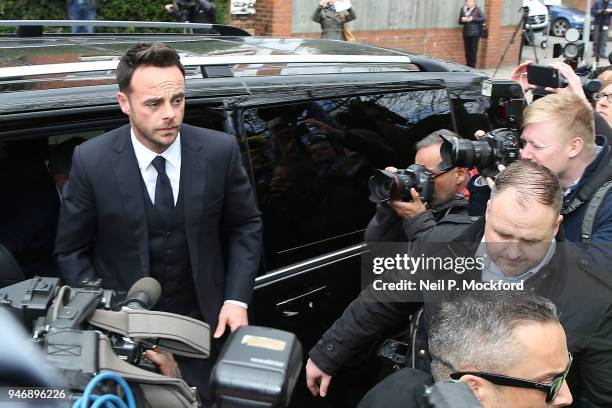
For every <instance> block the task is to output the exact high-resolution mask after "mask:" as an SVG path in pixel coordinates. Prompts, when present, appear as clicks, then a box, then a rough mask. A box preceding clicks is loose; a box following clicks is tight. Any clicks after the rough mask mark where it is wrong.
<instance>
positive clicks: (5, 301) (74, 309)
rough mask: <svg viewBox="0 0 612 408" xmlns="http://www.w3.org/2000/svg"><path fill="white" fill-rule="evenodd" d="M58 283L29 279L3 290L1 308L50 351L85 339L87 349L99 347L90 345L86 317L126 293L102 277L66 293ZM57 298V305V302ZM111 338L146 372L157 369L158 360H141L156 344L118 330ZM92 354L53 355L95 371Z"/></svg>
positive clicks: (117, 303)
mask: <svg viewBox="0 0 612 408" xmlns="http://www.w3.org/2000/svg"><path fill="white" fill-rule="evenodd" d="M60 286H61V285H60V283H59V279H58V278H33V279H29V280H26V281H23V282H20V283H18V284H15V285H12V286H8V287H5V288H2V289H0V306H3V307H6V308H7V310H9V311H11V312H12V314H13V316H14V317H16V318H17V320H19V321H20V322H21V323H22V324H23V325H24V326H25V327H26V328H27V329H28V330H30V331H31V332H32V333H33V338H34V340H35V341H36V342H38V343H40V344H41V345H44V346H46V348H47V349H48V350H49V349H53V348H54V347H55V344H69V343H68V342H69V341H74V340H76V341H77V342H81V345H82V346H83V348H85V349H88V348H90V346H91V347H95V346H94V345H93V343H92V342H93V341H95V340H96V339H95V338H94V337H95V336H90V335H89V334H88V333H85V331H88V330H89V329H91V327H90V326H89V324H88V323H87V318H88V317H89V316H91V314H92V313H93V312H94V311H95V310H96V309H103V310H114V309H118V308H120V307H121V305H122V304H123V301H124V299H125V295H126V293H125V292H121V291H113V290H108V289H103V288H102V287H101V281H99V280H98V281H95V282H85V283H83V286H82V287H79V288H70V290H69V291H70V293H69V294H68V293H67V292H64V291H62V290H61V289H60ZM30 294H34V296H31V295H30ZM54 301H55V304H56V306H54V305H53V302H54ZM55 310H56V311H57V312H55ZM109 340H110V343H111V346H112V349H113V351H114V352H115V354H116V355H117V356H118V357H119V358H120V359H121V360H123V361H125V362H127V363H130V364H132V365H134V366H136V367H139V368H142V369H144V370H147V371H152V372H159V370H158V369H157V366H155V364H153V363H152V362H151V361H149V360H147V359H145V358H143V354H144V352H145V351H146V350H147V349H149V348H151V346H152V345H149V344H147V343H145V342H141V341H135V340H132V339H129V338H127V337H123V336H121V335H118V334H115V333H109ZM94 354H95V353H94ZM94 354H92V355H87V353H82V354H81V355H79V356H78V358H75V357H70V358H68V357H66V356H63V357H58V354H57V353H52V355H50V356H49V359H50V360H51V361H52V363H55V365H56V367H61V368H63V369H66V370H71V369H77V370H80V371H83V372H86V373H93V372H95V364H96V362H95V361H93V360H92V359H91V357H92V356H93V355H94ZM90 368H91V371H90Z"/></svg>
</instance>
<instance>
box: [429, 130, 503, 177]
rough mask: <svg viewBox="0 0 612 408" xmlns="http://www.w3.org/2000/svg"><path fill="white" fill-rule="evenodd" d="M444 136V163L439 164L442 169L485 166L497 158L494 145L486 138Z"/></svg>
mask: <svg viewBox="0 0 612 408" xmlns="http://www.w3.org/2000/svg"><path fill="white" fill-rule="evenodd" d="M442 138H443V139H444V142H443V143H442V146H441V147H440V155H441V156H442V163H441V164H440V166H439V170H441V171H446V170H449V169H451V168H453V167H467V168H470V167H477V168H478V167H484V166H487V165H489V164H491V163H492V162H493V161H494V160H495V153H494V151H493V147H492V146H491V145H490V143H489V142H488V141H486V140H482V141H472V140H465V139H459V138H457V137H448V136H442Z"/></svg>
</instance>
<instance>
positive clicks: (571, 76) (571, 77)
mask: <svg viewBox="0 0 612 408" xmlns="http://www.w3.org/2000/svg"><path fill="white" fill-rule="evenodd" d="M550 66H551V67H553V68H556V69H557V70H558V71H559V73H560V74H561V75H563V77H564V78H565V79H566V80H567V82H568V85H567V87H565V88H548V87H547V88H545V89H546V90H547V91H548V92H553V93H562V92H571V93H573V94H575V95H578V96H579V97H581V98H583V99H584V100H585V101H587V102H588V99H587V97H586V95H585V94H584V89H582V82H580V78H578V75H576V73H575V72H574V70H573V69H572V67H570V66H569V65H567V64H564V63H563V62H555V63H553V64H550Z"/></svg>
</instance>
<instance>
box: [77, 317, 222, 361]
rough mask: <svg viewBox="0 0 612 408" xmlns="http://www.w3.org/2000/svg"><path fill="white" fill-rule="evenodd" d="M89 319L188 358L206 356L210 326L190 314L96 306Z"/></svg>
mask: <svg viewBox="0 0 612 408" xmlns="http://www.w3.org/2000/svg"><path fill="white" fill-rule="evenodd" d="M89 323H90V324H91V325H93V326H96V327H98V328H100V329H104V330H108V331H111V332H113V333H118V334H121V335H123V336H124V337H129V338H131V339H135V340H141V341H148V340H149V339H151V343H155V344H157V346H158V347H159V348H160V349H162V350H165V351H168V352H171V353H173V354H178V355H181V356H185V357H191V358H208V357H209V356H210V326H209V325H208V324H206V323H204V322H201V321H199V320H196V319H193V318H191V317H187V316H180V315H176V314H173V313H167V312H159V311H150V310H144V309H126V310H124V311H121V312H113V311H110V310H102V309H97V310H96V311H95V312H94V313H93V314H92V315H91V317H90V318H89Z"/></svg>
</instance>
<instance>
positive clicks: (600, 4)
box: [591, 0, 612, 58]
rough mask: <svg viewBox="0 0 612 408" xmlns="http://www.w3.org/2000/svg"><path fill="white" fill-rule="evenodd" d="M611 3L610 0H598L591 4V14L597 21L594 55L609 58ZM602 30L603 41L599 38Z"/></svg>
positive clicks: (595, 21) (594, 31)
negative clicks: (607, 49)
mask: <svg viewBox="0 0 612 408" xmlns="http://www.w3.org/2000/svg"><path fill="white" fill-rule="evenodd" d="M609 3H610V1H609V0H596V1H595V2H593V5H592V6H591V16H592V17H593V21H594V23H595V29H594V30H593V56H599V57H603V58H607V55H606V46H607V45H608V41H607V39H608V28H609V26H610V13H612V8H611V7H610V5H609ZM600 32H601V39H602V41H600V40H599V38H600V37H599V34H600Z"/></svg>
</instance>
